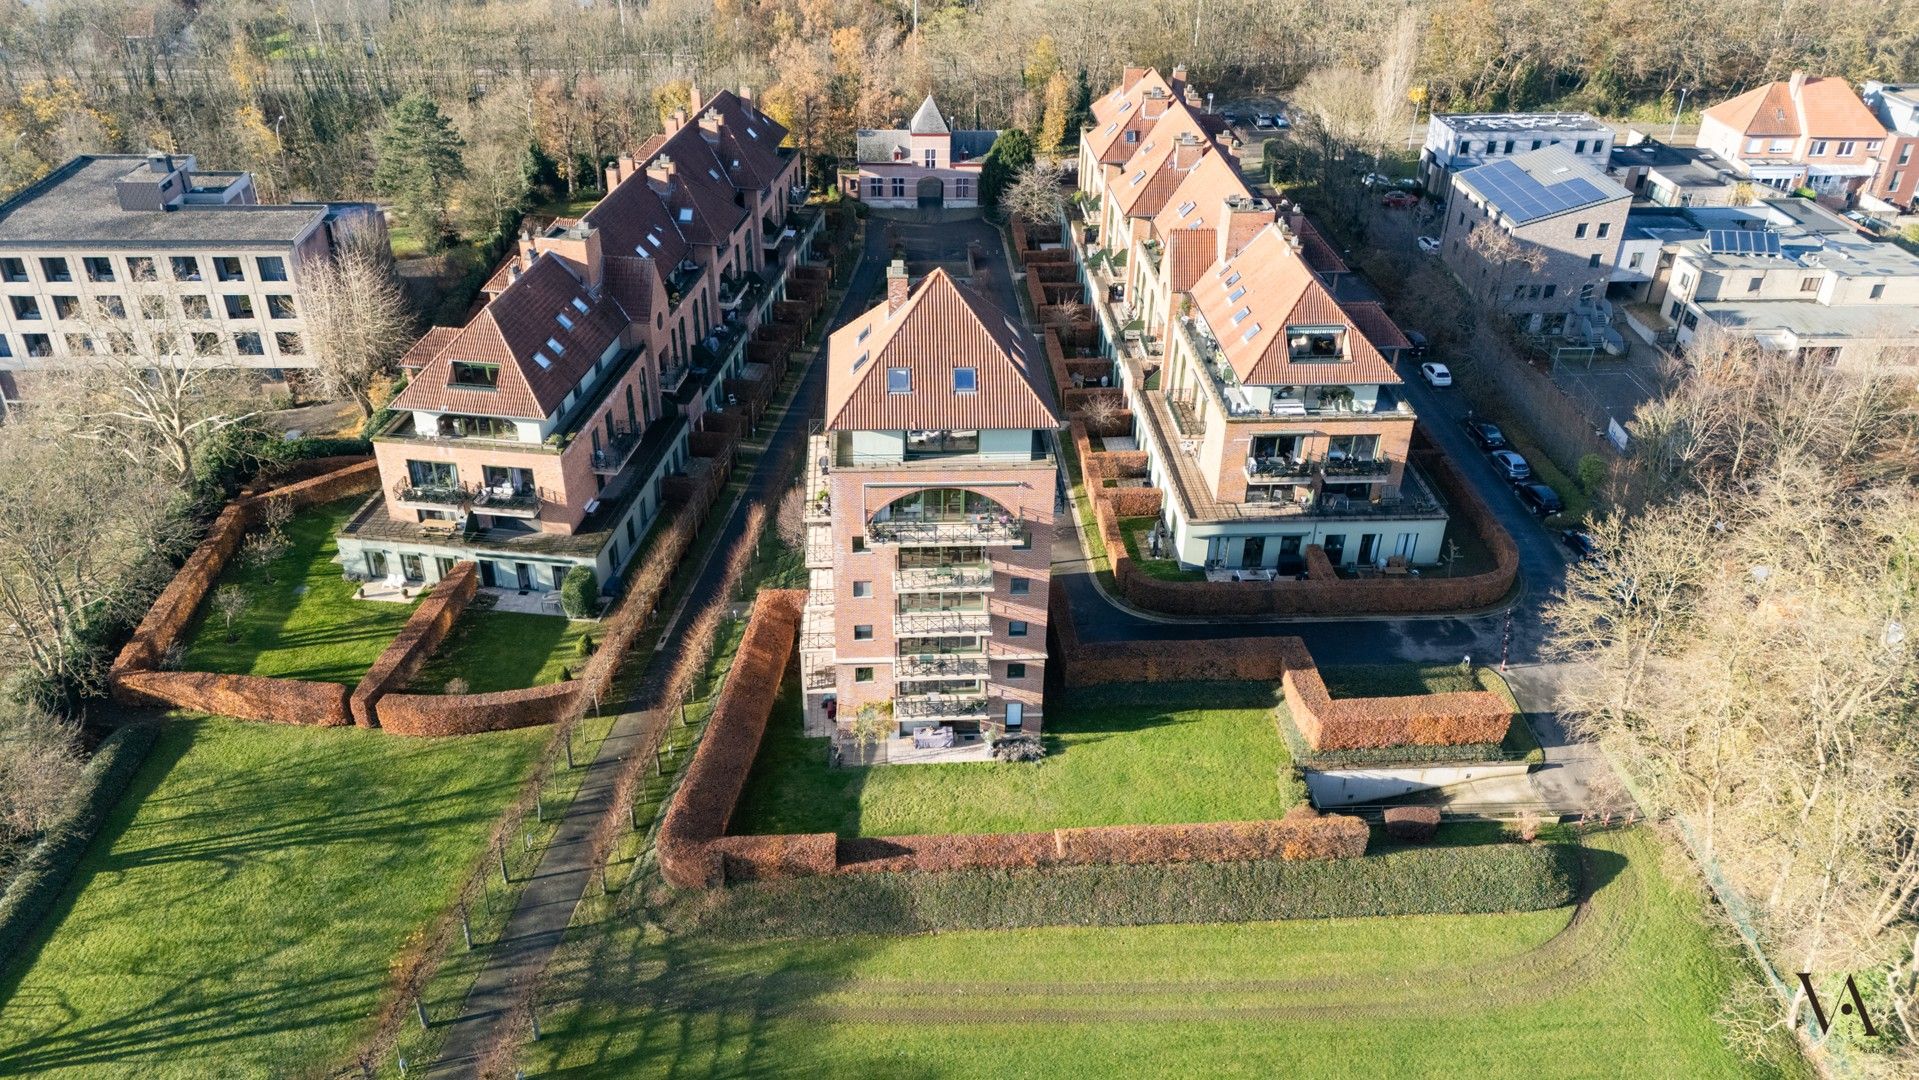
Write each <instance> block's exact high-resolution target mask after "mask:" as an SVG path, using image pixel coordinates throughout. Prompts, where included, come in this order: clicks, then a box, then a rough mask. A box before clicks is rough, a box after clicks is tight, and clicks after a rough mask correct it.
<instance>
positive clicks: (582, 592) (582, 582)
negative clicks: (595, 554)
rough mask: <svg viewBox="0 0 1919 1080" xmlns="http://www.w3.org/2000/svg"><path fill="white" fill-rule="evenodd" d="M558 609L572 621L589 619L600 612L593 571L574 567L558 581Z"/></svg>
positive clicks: (597, 584)
mask: <svg viewBox="0 0 1919 1080" xmlns="http://www.w3.org/2000/svg"><path fill="white" fill-rule="evenodd" d="M560 607H561V608H563V609H564V610H565V611H566V614H567V617H568V618H572V619H590V618H592V617H593V616H595V615H597V614H599V611H600V583H599V580H598V579H597V578H595V577H594V576H593V569H592V568H591V567H587V566H575V567H573V568H572V569H571V570H568V571H567V572H566V576H565V577H563V578H561V579H560Z"/></svg>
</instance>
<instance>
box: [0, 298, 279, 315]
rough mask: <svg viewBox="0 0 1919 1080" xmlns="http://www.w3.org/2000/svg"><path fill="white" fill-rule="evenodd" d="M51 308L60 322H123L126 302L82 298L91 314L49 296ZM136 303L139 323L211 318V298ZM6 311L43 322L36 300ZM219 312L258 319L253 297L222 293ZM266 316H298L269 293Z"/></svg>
mask: <svg viewBox="0 0 1919 1080" xmlns="http://www.w3.org/2000/svg"><path fill="white" fill-rule="evenodd" d="M47 299H48V300H49V301H51V303H52V306H53V317H54V318H56V319H61V320H70V319H81V318H88V317H91V318H96V319H124V318H126V317H127V302H126V298H125V297H123V296H119V295H116V294H113V293H98V294H95V295H93V296H88V297H85V298H84V300H85V302H86V303H87V304H90V305H91V306H92V310H91V311H87V310H85V309H83V308H82V306H81V305H82V299H83V298H82V297H78V296H51V297H48V298H47ZM136 299H137V300H138V302H139V309H140V317H141V318H143V319H171V318H174V317H176V316H184V317H186V318H188V319H211V318H213V298H212V297H210V296H206V295H203V294H194V295H190V296H182V297H181V298H180V304H179V307H178V309H176V308H175V307H174V305H173V302H172V301H171V300H169V299H168V298H167V297H165V296H159V295H151V296H140V297H137V298H136ZM7 304H8V308H9V310H10V312H11V314H12V315H13V318H14V319H15V320H17V321H21V322H32V321H35V320H39V319H44V318H46V314H45V310H44V309H43V308H42V307H41V306H40V298H39V297H38V296H30V295H29V296H9V297H7ZM220 309H221V310H222V311H223V312H224V313H225V314H226V317H227V318H229V319H252V318H257V317H258V311H257V309H256V308H255V307H254V305H253V297H252V296H251V295H250V294H247V293H224V294H222V295H221V296H220ZM266 313H267V317H268V318H272V319H297V318H299V317H300V314H299V312H298V311H297V310H296V309H295V308H294V304H293V297H292V296H291V295H289V294H285V293H269V294H268V295H267V297H266Z"/></svg>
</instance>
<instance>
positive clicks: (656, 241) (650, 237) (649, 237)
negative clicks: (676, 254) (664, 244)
mask: <svg viewBox="0 0 1919 1080" xmlns="http://www.w3.org/2000/svg"><path fill="white" fill-rule="evenodd" d="M646 242H647V243H649V244H652V245H653V246H654V247H656V248H657V247H659V246H660V238H659V236H657V235H656V234H654V233H647V234H646Z"/></svg>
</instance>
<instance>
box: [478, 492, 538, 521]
mask: <svg viewBox="0 0 1919 1080" xmlns="http://www.w3.org/2000/svg"><path fill="white" fill-rule="evenodd" d="M472 506H473V509H475V510H478V511H479V512H481V513H483V514H493V515H495V516H497V517H533V516H535V515H537V514H538V513H539V512H540V496H539V493H538V492H535V491H534V490H533V489H531V488H515V487H513V486H511V485H505V484H503V485H500V486H499V487H490V488H487V487H483V488H480V489H479V490H478V491H475V492H474V493H473V502H472Z"/></svg>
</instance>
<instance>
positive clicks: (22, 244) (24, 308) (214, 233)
mask: <svg viewBox="0 0 1919 1080" xmlns="http://www.w3.org/2000/svg"><path fill="white" fill-rule="evenodd" d="M354 236H365V237H366V238H368V239H369V240H370V241H371V242H374V243H377V244H379V245H380V246H382V247H384V246H385V244H386V226H385V223H384V221H383V219H382V218H381V216H380V214H379V211H378V210H377V209H376V208H374V207H373V206H372V205H371V204H369V203H295V204H286V205H263V204H261V203H260V201H259V195H258V192H257V191H256V189H255V188H254V184H253V176H252V174H250V173H244V172H202V171H200V170H199V169H197V168H196V165H195V161H194V158H193V157H192V156H191V155H178V154H160V153H154V154H147V155H144V156H142V155H138V154H132V155H128V154H101V155H94V154H88V155H83V156H81V157H76V158H74V159H73V160H71V161H69V162H67V163H66V164H64V165H62V166H60V167H59V168H57V169H55V170H53V171H52V172H51V173H48V174H47V175H46V176H45V177H43V178H42V179H40V180H38V181H36V182H35V183H33V184H31V185H28V186H27V187H26V188H25V189H24V190H22V191H21V192H20V193H19V194H17V195H15V196H14V197H13V198H11V199H8V200H7V201H6V202H4V203H0V294H3V298H0V397H4V398H9V399H11V398H13V397H15V396H16V395H17V393H18V374H19V373H21V372H25V371H28V370H31V369H34V368H42V367H55V366H60V365H62V364H64V363H66V362H67V361H68V360H69V359H70V358H73V357H80V356H87V355H90V354H93V353H95V352H98V351H100V350H103V349H108V348H133V347H135V344H136V341H135V339H134V338H133V337H132V336H131V335H129V336H124V337H123V336H119V335H111V334H109V335H106V340H100V338H101V337H102V335H101V334H100V332H99V327H100V326H101V325H103V324H106V323H110V322H112V321H115V320H121V319H127V320H133V321H134V322H135V323H136V324H137V323H138V322H140V321H141V320H143V319H160V318H165V319H166V320H167V321H168V324H169V325H172V326H180V325H182V324H183V323H184V324H187V325H189V326H191V327H192V330H191V345H192V348H193V353H194V355H195V356H196V357H204V358H207V359H209V360H210V361H213V362H217V363H219V364H222V365H229V366H233V367H241V368H248V369H252V370H256V371H258V372H260V373H261V375H262V376H264V377H266V378H269V379H274V380H278V379H280V378H282V377H284V373H285V372H286V371H287V370H288V369H298V368H306V367H311V366H312V360H311V359H309V358H308V357H307V355H306V349H305V344H304V342H303V339H302V334H303V332H304V329H305V326H304V323H303V322H302V320H301V311H300V286H301V279H302V277H303V276H304V274H305V273H306V271H307V269H308V268H309V267H311V266H312V265H313V264H314V263H315V262H316V261H318V260H321V259H325V258H328V257H330V255H331V254H332V252H333V251H334V250H335V249H336V248H337V247H338V246H339V245H341V244H343V243H346V242H347V241H348V239H349V238H350V237H354ZM181 344H182V345H183V346H185V345H186V344H187V342H186V341H182V342H181Z"/></svg>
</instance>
